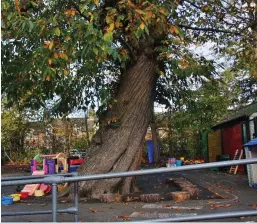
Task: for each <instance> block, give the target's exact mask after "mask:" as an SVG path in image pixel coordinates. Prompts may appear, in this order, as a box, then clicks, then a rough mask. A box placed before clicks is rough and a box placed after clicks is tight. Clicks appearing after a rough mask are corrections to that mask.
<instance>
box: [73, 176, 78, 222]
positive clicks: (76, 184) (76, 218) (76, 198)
mask: <svg viewBox="0 0 257 223" xmlns="http://www.w3.org/2000/svg"><path fill="white" fill-rule="evenodd" d="M74 205H75V209H76V211H75V213H74V222H78V214H79V187H78V182H77V181H75V182H74Z"/></svg>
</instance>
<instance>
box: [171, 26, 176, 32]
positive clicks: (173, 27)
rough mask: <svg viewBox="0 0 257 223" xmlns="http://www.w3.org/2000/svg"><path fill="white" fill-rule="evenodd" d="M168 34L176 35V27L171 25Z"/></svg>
mask: <svg viewBox="0 0 257 223" xmlns="http://www.w3.org/2000/svg"><path fill="white" fill-rule="evenodd" d="M170 32H171V33H177V27H176V26H173V25H171V26H170Z"/></svg>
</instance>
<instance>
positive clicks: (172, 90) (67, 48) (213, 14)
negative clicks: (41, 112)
mask: <svg viewBox="0 0 257 223" xmlns="http://www.w3.org/2000/svg"><path fill="white" fill-rule="evenodd" d="M1 4H2V61H1V62H2V94H3V95H6V96H7V98H8V103H9V105H13V104H17V103H18V104H19V105H20V106H25V107H26V106H29V107H32V108H39V107H42V106H44V103H45V101H46V100H49V99H54V98H57V99H58V100H57V101H58V103H57V106H56V110H55V111H56V112H57V113H64V112H67V111H71V110H72V109H73V108H77V107H79V106H83V105H88V104H89V103H90V102H91V104H93V105H94V103H95V101H96V98H100V99H101V100H102V102H103V104H104V105H107V104H110V103H115V100H114V101H111V102H110V100H109V99H110V98H115V94H116V93H117V89H116V88H118V87H119V83H120V80H121V79H122V74H123V73H124V71H125V70H126V69H128V68H129V67H130V65H131V64H133V63H134V61H136V60H137V57H138V55H139V54H140V52H142V51H143V50H144V51H147V50H149V52H147V53H148V54H153V55H154V56H155V57H156V58H157V59H158V63H159V66H158V69H157V70H156V74H157V77H158V83H157V94H156V100H157V101H158V102H160V103H165V104H167V101H169V100H170V99H171V98H178V97H179V94H180V93H181V92H182V91H183V89H185V88H186V87H188V85H190V84H192V83H197V81H198V83H199V84H201V82H202V79H201V78H200V77H201V76H207V78H215V69H216V68H217V64H215V63H213V62H211V61H207V60H206V59H204V58H201V57H197V56H196V55H194V54H193V53H192V52H190V51H189V48H188V47H189V46H190V45H192V44H193V45H199V44H204V43H208V42H210V41H211V42H214V43H215V50H216V52H217V53H220V54H221V55H223V56H225V57H226V56H227V57H228V56H229V58H232V60H233V63H234V66H233V69H236V70H237V71H239V72H245V73H248V74H249V73H251V74H253V75H256V64H257V63H256V58H257V57H256V42H257V41H256V38H257V37H256V36H257V35H256V33H257V30H256V27H257V26H256V17H257V16H256V11H257V10H256V7H257V6H256V3H254V2H253V1H251V0H240V1H233V0H211V1H193V0H176V1H165V0H164V1H161V0H149V1H145V0H135V1H132V0H119V1H118V0H106V1H98V0H81V1H68V0H67V1H29V0H25V1H19V0H15V1H10V0H5V1H2V3H1ZM147 44H148V45H149V44H153V48H150V47H148V46H147ZM152 51H153V52H152ZM117 83H118V84H117Z"/></svg>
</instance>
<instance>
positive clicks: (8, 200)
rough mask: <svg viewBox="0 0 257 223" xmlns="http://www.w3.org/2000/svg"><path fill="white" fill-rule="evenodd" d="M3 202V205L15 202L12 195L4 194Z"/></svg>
mask: <svg viewBox="0 0 257 223" xmlns="http://www.w3.org/2000/svg"><path fill="white" fill-rule="evenodd" d="M1 204H2V205H11V204H13V198H12V197H11V196H2V198H1Z"/></svg>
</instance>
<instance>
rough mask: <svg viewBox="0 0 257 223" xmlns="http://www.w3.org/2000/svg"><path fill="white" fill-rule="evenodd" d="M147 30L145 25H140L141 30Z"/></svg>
mask: <svg viewBox="0 0 257 223" xmlns="http://www.w3.org/2000/svg"><path fill="white" fill-rule="evenodd" d="M144 28H145V24H144V23H143V22H142V23H141V24H140V29H142V30H143V29H144Z"/></svg>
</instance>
